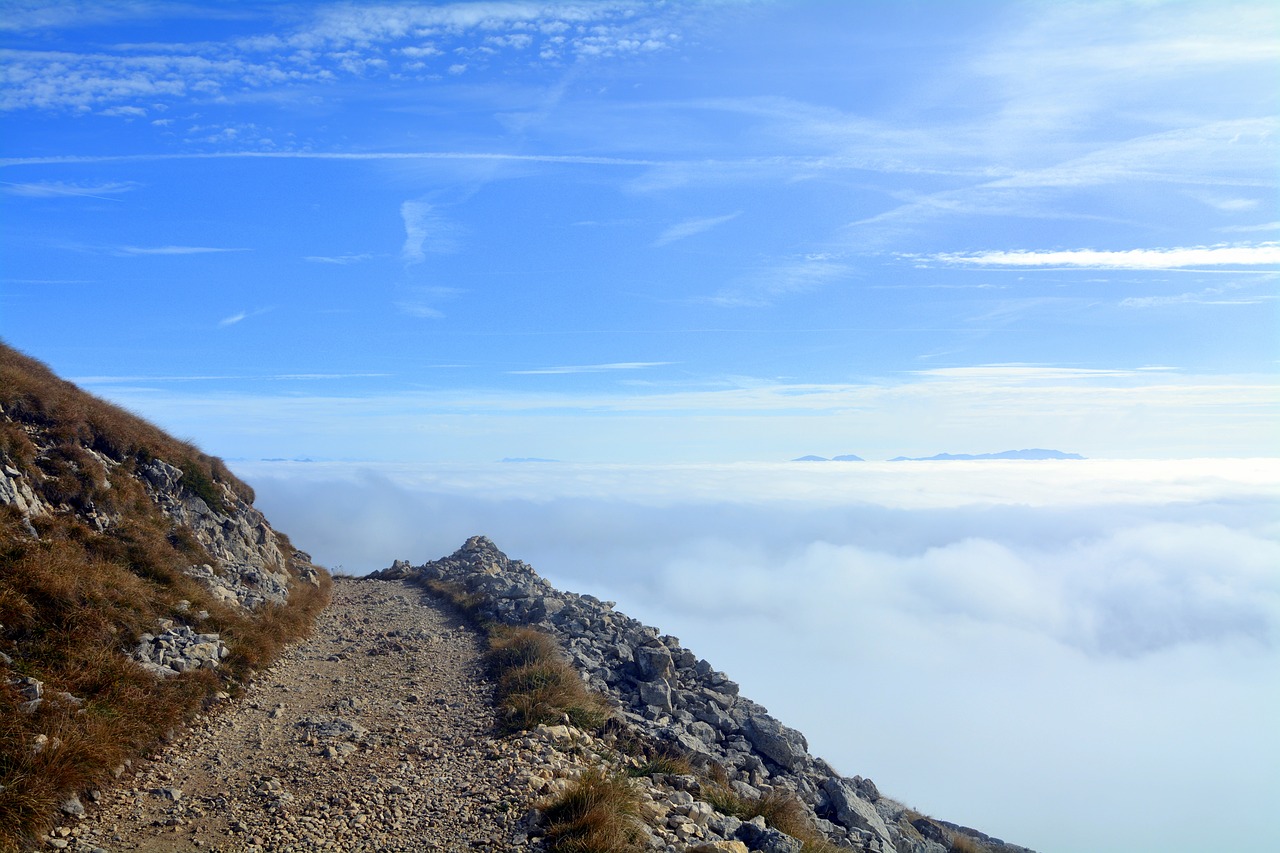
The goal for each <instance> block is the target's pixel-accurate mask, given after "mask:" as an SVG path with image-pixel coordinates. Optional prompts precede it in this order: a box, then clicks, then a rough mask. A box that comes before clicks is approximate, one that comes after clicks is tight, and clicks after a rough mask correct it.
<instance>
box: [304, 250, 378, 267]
mask: <svg viewBox="0 0 1280 853" xmlns="http://www.w3.org/2000/svg"><path fill="white" fill-rule="evenodd" d="M373 257H374V256H373V255H372V254H370V253H368V252H362V253H360V254H348V255H307V256H306V257H304V258H303V260H304V261H310V262H311V263H313V264H336V265H338V266H346V265H348V264H358V263H361V262H363V261H368V260H372V259H373Z"/></svg>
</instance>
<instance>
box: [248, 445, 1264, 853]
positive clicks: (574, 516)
mask: <svg viewBox="0 0 1280 853" xmlns="http://www.w3.org/2000/svg"><path fill="white" fill-rule="evenodd" d="M234 467H235V468H236V469H237V472H238V473H241V474H242V475H243V476H245V477H246V478H247V479H248V480H249V481H250V482H251V483H252V484H253V485H254V487H255V488H256V489H257V492H258V496H259V499H258V505H259V506H260V507H261V508H262V509H263V510H264V512H266V513H267V515H268V517H269V518H271V520H272V522H273V524H275V525H276V526H278V527H279V528H280V529H282V530H285V531H286V532H288V533H289V534H290V536H291V537H292V538H293V539H294V541H295V543H296V544H298V545H299V546H300V547H303V548H304V549H308V550H310V551H312V553H313V555H314V556H315V558H316V559H317V560H318V561H319V562H321V563H323V564H326V565H329V566H331V567H338V566H341V567H342V568H343V569H344V570H346V571H349V572H353V573H364V572H366V571H369V570H372V569H376V568H381V567H384V566H386V565H388V564H389V563H390V562H391V561H392V560H393V559H397V558H404V559H408V560H410V561H412V562H414V563H420V562H423V561H425V560H428V559H434V558H436V557H439V556H442V555H444V554H448V553H451V552H452V551H453V550H455V549H456V548H457V547H458V546H459V545H460V544H461V543H462V542H463V540H464V539H465V538H466V537H467V536H470V535H473V534H476V533H484V534H486V535H488V536H490V537H491V538H493V539H494V541H495V542H497V544H498V546H499V547H501V548H502V549H503V550H504V551H506V552H507V553H508V554H509V555H511V556H513V557H516V558H519V559H523V560H525V561H527V562H529V563H531V564H532V565H533V566H534V567H535V568H537V569H538V571H539V572H540V573H542V574H543V575H544V576H546V577H547V578H548V579H549V580H551V581H552V582H553V583H554V584H556V585H557V586H559V587H561V588H564V589H569V590H573V591H576V592H590V593H593V594H595V595H598V596H600V597H602V598H607V599H612V600H616V601H618V603H619V608H620V609H621V610H623V611H625V612H627V613H629V614H630V615H633V616H636V617H637V618H640V619H642V620H644V621H646V622H648V623H650V624H654V625H657V626H658V627H659V628H661V629H662V630H663V631H665V632H668V633H672V634H675V635H677V636H679V637H680V638H681V640H682V641H683V642H684V643H685V644H686V645H687V646H688V647H690V648H692V649H693V650H694V651H695V652H696V653H698V654H699V655H701V656H703V657H706V658H708V659H709V660H710V661H711V662H712V663H713V664H715V665H716V666H717V667H718V668H720V669H724V670H726V671H727V672H729V674H730V675H731V676H733V677H734V678H736V679H737V680H739V681H740V682H741V683H742V685H743V689H744V692H745V693H747V694H748V695H750V696H751V697H752V698H754V699H756V700H758V701H760V702H762V703H763V704H765V705H766V706H768V707H769V708H770V710H771V711H773V712H774V713H775V714H776V715H777V716H779V717H780V718H781V719H783V720H784V721H785V722H787V723H789V724H791V725H793V726H796V727H798V728H800V729H801V730H802V731H804V732H805V733H806V734H807V735H808V737H809V739H810V745H811V751H812V752H814V753H815V754H816V755H820V756H822V757H825V758H827V759H828V760H830V761H831V762H832V763H833V764H835V766H836V767H837V768H838V769H840V770H841V772H843V773H846V774H850V775H852V774H855V773H857V774H861V775H865V776H869V777H871V778H873V779H875V780H876V782H877V783H878V784H879V785H880V787H881V789H882V790H883V791H885V792H886V793H887V794H889V795H891V796H894V797H896V798H899V799H902V800H904V801H906V802H908V803H910V804H912V805H913V806H915V807H916V808H918V809H920V810H922V811H925V812H928V813H931V814H934V815H936V816H938V817H941V818H943V819H947V820H954V821H959V822H963V823H968V824H970V825H973V826H976V827H978V828H980V829H982V830H983V831H986V832H989V833H992V834H995V835H1000V836H1002V837H1005V838H1006V839H1008V840H1010V841H1014V842H1017V843H1021V844H1025V845H1028V846H1031V847H1035V848H1037V849H1039V850H1041V851H1044V853H1053V851H1099V850H1114V851H1132V850H1142V849H1160V850H1164V851H1168V850H1196V849H1232V850H1240V851H1247V850H1258V851H1261V850H1263V849H1266V848H1267V847H1268V846H1269V842H1268V841H1264V839H1267V838H1268V837H1269V832H1270V830H1269V827H1268V818H1267V817H1266V816H1267V815H1269V813H1270V809H1271V806H1272V804H1274V802H1276V801H1280V771H1278V770H1277V769H1276V768H1277V767H1280V734H1278V733H1277V727H1276V726H1275V722H1274V721H1275V720H1277V719H1280V651H1278V650H1277V640H1278V639H1280V568H1278V567H1280V513H1277V507H1278V506H1280V464H1278V463H1277V462H1276V461H1273V460H1208V461H1180V462H1150V461H1143V462H1114V461H1108V462H1101V461H1086V462H977V463H955V462H951V463H892V464H890V463H869V464H829V465H805V464H785V465H717V466H665V467H656V466H577V465H559V464H506V465H502V464H493V465H482V466H450V465H423V464H416V465H403V466H401V465H372V466H371V465H355V464H341V463H305V464H304V463H252V464H249V463H241V464H238V465H236V466H234Z"/></svg>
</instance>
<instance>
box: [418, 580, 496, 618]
mask: <svg viewBox="0 0 1280 853" xmlns="http://www.w3.org/2000/svg"><path fill="white" fill-rule="evenodd" d="M425 586H426V588H427V590H428V591H429V592H431V593H433V594H434V595H437V596H439V597H441V598H444V599H447V600H448V601H451V602H452V603H453V606H454V607H457V608H458V609H459V610H461V611H462V612H463V613H465V614H467V615H468V616H475V613H476V611H477V610H478V609H479V608H480V605H481V604H484V596H483V595H481V594H480V593H478V592H470V591H468V590H467V588H466V587H465V586H464V585H462V584H460V583H458V582H457V581H442V580H430V581H427V582H426V584H425ZM482 627H483V626H482Z"/></svg>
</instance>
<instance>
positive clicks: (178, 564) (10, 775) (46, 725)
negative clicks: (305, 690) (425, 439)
mask: <svg viewBox="0 0 1280 853" xmlns="http://www.w3.org/2000/svg"><path fill="white" fill-rule="evenodd" d="M0 405H3V407H4V416H5V417H6V418H10V419H12V420H4V421H0V452H3V454H4V456H5V459H6V460H7V462H8V464H11V465H14V466H15V467H17V468H18V469H19V470H20V471H22V472H23V474H24V479H25V480H26V482H27V483H28V484H29V485H30V486H31V487H32V488H34V489H36V490H37V492H38V493H40V495H41V497H42V499H44V500H45V501H46V502H48V503H50V504H52V505H54V506H55V507H56V506H58V505H62V506H65V507H67V508H68V509H70V510H72V511H55V512H54V513H51V514H46V515H42V516H37V517H34V518H32V519H30V523H31V524H33V525H34V527H35V529H36V531H37V532H38V534H39V536H38V538H33V537H31V536H30V535H29V533H28V530H27V527H26V523H25V522H24V519H23V517H22V515H21V513H19V512H18V511H17V509H16V508H14V507H0V650H3V651H4V652H5V653H6V654H8V655H9V656H10V657H11V658H12V659H13V663H12V665H11V668H12V670H13V671H14V672H15V673H16V674H18V675H22V676H32V677H34V678H37V679H39V680H40V681H42V682H44V684H45V697H46V698H45V701H44V702H42V703H41V704H40V706H39V708H38V709H37V711H36V712H35V713H24V712H23V711H21V710H20V708H19V705H20V703H21V702H22V697H21V696H20V695H19V694H18V693H17V692H16V691H15V690H14V689H13V688H11V687H10V686H9V685H8V684H7V679H5V678H0V850H17V849H21V848H22V847H24V846H27V845H29V844H30V843H32V839H34V838H35V837H36V836H37V835H38V833H40V832H42V831H43V830H45V829H46V828H47V827H48V825H49V821H50V819H51V818H52V816H53V815H54V814H55V813H56V809H57V806H58V804H59V802H61V801H62V799H64V798H65V797H66V796H67V795H68V794H70V793H76V792H81V791H84V790H86V789H89V788H94V787H101V786H105V785H106V784H107V783H108V782H109V781H110V780H111V777H112V770H113V768H116V767H117V766H119V765H120V764H121V763H122V762H123V761H124V760H125V759H126V758H132V757H136V756H138V755H140V754H143V753H145V752H146V751H148V750H150V749H151V748H153V747H154V746H155V745H156V744H157V743H159V742H160V741H161V739H162V738H164V737H165V736H166V735H167V734H168V733H169V732H170V731H171V730H172V729H173V728H174V727H175V726H178V725H180V724H181V723H182V722H184V721H185V720H187V719H189V718H190V716H191V715H192V714H193V713H195V712H196V711H198V710H199V709H200V708H201V707H203V706H204V704H205V703H206V702H207V701H208V700H209V699H210V697H212V695H213V694H214V693H215V692H217V691H218V690H225V689H232V688H234V685H235V683H236V679H237V678H239V677H241V676H243V675H244V674H245V673H246V672H247V671H248V670H250V669H256V668H260V667H262V666H264V665H265V664H266V663H267V662H269V661H270V660H271V659H272V658H273V657H274V656H275V655H276V654H277V653H278V652H279V650H280V649H281V648H282V647H283V645H284V644H286V643H287V642H290V641H291V640H294V639H297V638H298V637H300V636H302V635H303V634H305V633H306V632H307V631H308V630H309V628H310V625H311V624H312V622H313V620H314V617H315V615H316V614H317V613H318V612H319V611H320V609H322V608H323V607H324V605H325V603H326V602H327V597H328V589H329V586H328V577H327V576H325V575H323V574H322V578H323V582H322V584H321V586H319V587H316V586H313V585H312V584H308V583H302V582H298V583H296V584H295V585H294V588H293V590H292V592H291V595H290V599H289V602H288V604H287V605H284V606H277V607H271V608H267V609H265V610H264V611H262V612H260V613H258V614H254V615H253V616H250V615H248V614H245V613H243V612H241V611H239V610H236V609H232V608H229V607H227V606H225V605H224V604H222V603H221V602H220V601H218V600H217V599H216V598H214V596H212V594H210V593H209V591H208V590H207V589H206V588H205V587H204V586H202V585H201V584H199V583H198V582H196V581H194V580H192V579H191V578H189V577H188V576H187V575H185V574H184V573H183V571H182V569H183V568H184V567H186V566H189V565H191V564H193V563H211V564H212V563H215V561H214V560H213V559H212V558H211V557H210V556H209V554H208V553H206V552H205V550H204V548H203V547H202V546H201V545H200V544H199V542H198V541H197V540H196V539H195V537H194V536H193V535H192V534H191V532H190V531H189V530H187V529H186V528H178V527H175V526H174V525H173V524H172V522H171V521H170V520H169V519H168V518H167V517H165V516H164V515H163V514H162V513H161V512H160V511H159V510H158V508H157V507H155V505H154V504H152V502H151V501H150V499H149V498H148V496H147V494H146V490H145V489H144V488H143V486H142V485H141V484H140V483H139V482H138V481H137V480H136V479H135V478H134V477H132V476H129V475H130V474H132V473H134V472H135V471H136V466H138V465H139V464H145V463H146V462H147V461H149V460H150V459H151V458H161V459H164V460H165V461H167V462H170V463H171V464H174V465H177V466H178V467H180V468H183V469H184V471H185V472H187V473H184V476H183V480H184V482H185V483H186V485H187V487H188V488H189V489H191V490H193V493H199V492H200V491H204V492H206V493H207V497H206V496H205V495H201V496H202V497H206V502H208V501H209V500H214V501H218V500H222V499H223V496H224V495H227V492H226V491H225V489H230V490H231V492H232V493H233V494H235V495H236V496H238V497H241V498H244V499H247V500H251V499H252V497H253V492H252V490H250V489H249V488H248V486H245V485H244V484H243V483H240V482H239V481H238V480H236V479H235V478H234V477H232V476H231V474H230V472H228V471H227V470H226V468H225V466H224V465H223V464H222V462H221V461H220V460H217V459H213V458H212V457H208V456H205V455H204V454H202V453H200V452H199V451H197V450H196V449H195V448H194V447H192V446H191V445H189V444H187V443H185V442H179V441H176V440H175V439H172V438H170V437H169V436H167V435H165V434H164V433H162V432H161V431H159V430H158V429H156V428H155V427H153V426H152V425H150V424H148V423H147V422H146V421H143V420H142V419H141V418H137V417H135V416H134V415H131V414H129V413H128V412H125V411H123V410H121V409H117V408H116V407H114V406H111V405H109V404H107V403H105V402H103V401H101V400H98V399H97V398H95V397H92V396H90V395H88V394H85V393H84V392H82V391H80V390H79V389H78V388H76V387H75V386H74V385H71V384H70V383H67V382H63V381H62V380H60V379H58V378H57V377H56V376H54V375H53V374H52V373H50V372H49V371H48V370H47V369H46V368H44V366H43V365H40V364H39V363H38V362H34V361H32V360H31V359H28V358H26V357H25V356H22V355H20V354H18V353H16V352H14V351H13V350H12V349H9V348H8V347H5V346H3V344H0ZM86 447H87V448H91V449H92V450H93V451H94V452H93V453H90V452H88V451H87V450H86V449H85V448H86ZM95 454H99V455H100V457H101V458H106V459H108V460H111V461H110V463H109V466H110V467H108V466H106V465H104V464H103V462H102V461H100V458H99V456H95ZM188 476H190V477H191V480H190V481H188ZM90 507H92V508H94V509H96V510H98V511H99V512H103V511H106V512H108V513H111V514H112V515H113V516H115V518H116V520H115V522H114V523H113V524H111V525H110V526H109V527H108V529H107V530H105V531H100V530H98V529H96V528H95V527H93V526H92V525H90V524H89V523H87V522H86V520H85V518H84V516H83V515H81V514H79V513H83V512H84V511H86V510H88V509H89V508H90ZM281 545H282V548H283V550H284V552H285V553H292V547H291V546H289V544H288V542H287V540H286V541H282V543H281ZM291 568H292V567H291ZM182 600H186V601H188V602H190V605H189V607H186V608H183V607H180V606H179V602H180V601H182ZM200 611H207V613H208V614H209V615H208V618H207V619H204V620H200V621H191V620H196V618H197V617H196V615H195V614H197V613H199V612H200ZM159 618H169V619H173V620H175V621H187V622H189V623H190V624H192V626H193V627H195V628H197V630H201V631H217V632H220V633H221V634H222V636H223V639H224V641H226V642H227V644H228V646H229V647H230V648H231V650H232V656H231V658H230V659H229V661H228V665H226V666H224V667H222V668H220V669H219V670H218V671H217V672H216V673H215V672H210V671H208V670H204V671H198V672H190V673H185V674H183V675H181V676H179V677H177V678H173V679H169V680H158V679H156V678H155V677H154V676H152V675H150V674H148V673H147V672H146V671H145V670H143V669H142V668H141V667H139V666H138V665H137V664H135V663H134V662H133V661H132V660H131V659H130V658H129V656H128V653H129V651H131V649H132V648H133V647H134V646H135V645H136V643H137V641H138V639H139V637H140V635H141V634H142V633H143V632H145V631H149V630H153V629H154V626H155V624H156V620H157V619H159ZM58 693H66V694H70V695H71V696H73V697H76V698H77V699H79V700H81V702H82V704H80V705H79V706H78V707H77V705H75V704H74V703H71V702H67V701H64V700H62V699H60V698H58V696H57V694H58ZM41 744H43V746H40V745H41ZM37 747H39V748H37Z"/></svg>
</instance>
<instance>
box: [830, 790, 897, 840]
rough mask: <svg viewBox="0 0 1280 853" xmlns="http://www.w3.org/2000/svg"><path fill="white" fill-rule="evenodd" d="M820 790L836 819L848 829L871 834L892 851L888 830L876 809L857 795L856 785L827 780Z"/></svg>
mask: <svg viewBox="0 0 1280 853" xmlns="http://www.w3.org/2000/svg"><path fill="white" fill-rule="evenodd" d="M822 790H823V792H824V793H826V795H827V799H828V800H829V801H830V803H831V808H832V809H833V810H834V811H835V814H836V819H837V820H838V821H839V822H840V824H841V825H842V826H844V827H846V828H848V829H861V830H865V831H867V832H870V833H872V834H873V835H874V836H876V838H878V839H880V840H881V841H882V842H884V843H885V844H888V845H889V846H890V849H893V838H892V836H891V835H890V834H889V828H888V827H887V826H886V825H885V822H884V820H883V819H881V817H880V815H879V813H877V812H876V807H875V806H873V805H872V804H871V803H868V802H867V801H866V800H864V799H862V798H861V797H860V796H859V795H858V787H857V785H856V784H855V783H854V782H852V781H850V780H848V779H839V778H828V779H826V780H825V781H824V782H823V783H822Z"/></svg>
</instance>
